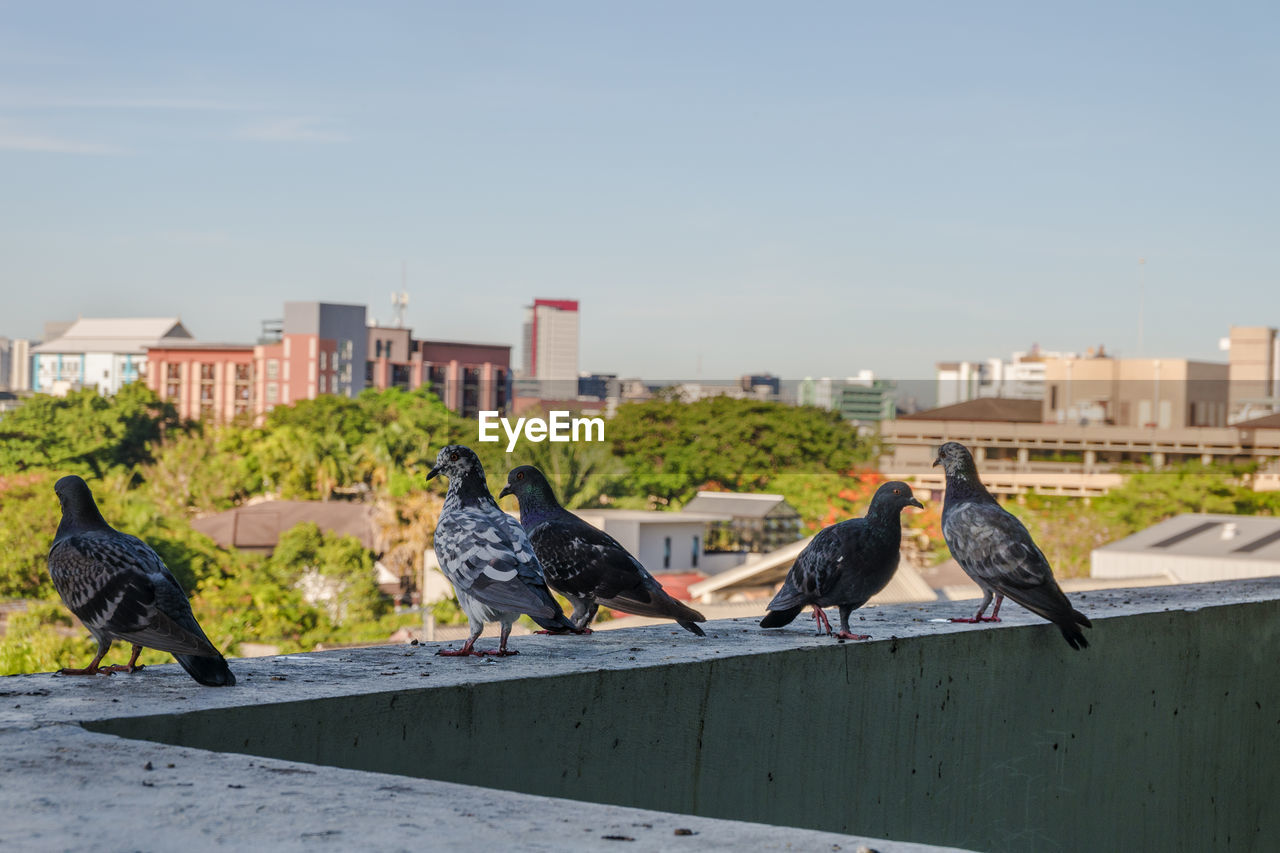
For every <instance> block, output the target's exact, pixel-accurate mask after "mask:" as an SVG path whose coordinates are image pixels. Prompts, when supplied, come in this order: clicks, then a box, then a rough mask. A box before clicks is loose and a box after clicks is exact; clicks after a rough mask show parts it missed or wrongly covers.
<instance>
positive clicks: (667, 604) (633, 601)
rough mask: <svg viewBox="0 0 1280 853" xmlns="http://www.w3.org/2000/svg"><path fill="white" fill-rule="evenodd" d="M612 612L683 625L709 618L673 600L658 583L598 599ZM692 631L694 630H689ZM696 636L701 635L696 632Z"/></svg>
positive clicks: (651, 581)
mask: <svg viewBox="0 0 1280 853" xmlns="http://www.w3.org/2000/svg"><path fill="white" fill-rule="evenodd" d="M596 600H597V601H598V602H599V603H600V604H603V605H604V606H605V607H608V608H609V609H611V610H620V611H622V612H623V613H630V614H632V615H633V616H649V617H651V618H654V619H674V620H675V621H677V622H679V623H681V624H682V625H683V624H684V623H685V622H706V621H707V617H705V616H703V615H702V614H701V613H699V612H698V611H696V610H694V609H693V608H692V607H690V606H689V605H687V604H685V603H684V602H683V601H680V600H678V599H675V598H672V597H671V594H670V593H668V592H667V591H666V590H665V589H663V588H662V585H661V584H659V583H658V582H657V581H655V580H652V579H648V582H647V583H645V584H644V585H643V586H641V587H638V588H636V589H630V590H622V591H620V592H619V593H618V594H617V595H615V596H613V597H612V598H598V599H596ZM689 630H692V629H689ZM694 633H695V634H697V633H700V632H698V631H694Z"/></svg>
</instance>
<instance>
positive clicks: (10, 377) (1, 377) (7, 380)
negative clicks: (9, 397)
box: [0, 338, 31, 391]
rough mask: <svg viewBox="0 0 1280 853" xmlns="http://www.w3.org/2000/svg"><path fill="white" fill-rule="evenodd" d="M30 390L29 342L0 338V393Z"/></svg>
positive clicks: (22, 339)
mask: <svg viewBox="0 0 1280 853" xmlns="http://www.w3.org/2000/svg"><path fill="white" fill-rule="evenodd" d="M29 390H31V341H29V340H27V339H26V338H0V391H29Z"/></svg>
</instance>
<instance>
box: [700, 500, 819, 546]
mask: <svg viewBox="0 0 1280 853" xmlns="http://www.w3.org/2000/svg"><path fill="white" fill-rule="evenodd" d="M684 511H685V512H693V513H703V514H710V515H719V516H727V520H725V521H716V522H712V523H711V524H710V525H708V527H707V539H708V545H707V550H708V551H718V552H747V553H756V554H759V553H764V552H766V551H773V550H774V549H776V548H781V547H782V546H783V545H786V544H788V543H790V542H794V541H796V540H797V539H799V538H800V523H801V522H800V513H798V512H796V509H795V507H793V506H792V505H791V504H789V503H787V499H786V498H784V497H783V496H782V495H766V494H755V493H750V492H698V494H697V495H696V496H695V497H694V499H693V500H691V501H689V503H687V504H686V505H685V506H684Z"/></svg>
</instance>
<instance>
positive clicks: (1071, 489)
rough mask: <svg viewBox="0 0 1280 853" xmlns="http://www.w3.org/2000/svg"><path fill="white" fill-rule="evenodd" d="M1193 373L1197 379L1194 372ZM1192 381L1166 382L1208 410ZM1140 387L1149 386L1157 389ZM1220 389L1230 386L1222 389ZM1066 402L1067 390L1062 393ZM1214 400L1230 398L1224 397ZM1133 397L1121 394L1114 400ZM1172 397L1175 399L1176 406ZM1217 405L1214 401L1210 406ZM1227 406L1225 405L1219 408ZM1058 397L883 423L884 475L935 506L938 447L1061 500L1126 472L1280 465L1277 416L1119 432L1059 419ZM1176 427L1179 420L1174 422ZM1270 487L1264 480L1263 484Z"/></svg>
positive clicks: (1101, 489)
mask: <svg viewBox="0 0 1280 853" xmlns="http://www.w3.org/2000/svg"><path fill="white" fill-rule="evenodd" d="M1190 373H1191V374H1192V375H1194V373H1195V371H1190ZM1199 381H1200V380H1197V379H1192V380H1187V381H1185V382H1183V383H1182V384H1184V385H1192V386H1193V388H1192V389H1190V390H1189V389H1187V388H1183V389H1178V388H1174V387H1171V386H1174V385H1175V384H1177V383H1174V382H1171V381H1169V380H1168V379H1165V381H1164V386H1165V387H1164V391H1163V392H1162V393H1163V394H1167V395H1169V397H1168V398H1175V399H1179V400H1182V401H1184V402H1185V403H1186V408H1187V409H1188V411H1189V412H1190V411H1199V410H1200V406H1193V405H1192V404H1193V403H1205V402H1206V401H1205V400H1203V399H1197V397H1198V395H1199V394H1200V393H1201V392H1199V391H1196V390H1194V385H1195V383H1198V382H1199ZM1141 384H1144V385H1149V383H1148V382H1143V383H1141ZM1216 384H1217V385H1219V386H1222V385H1224V384H1225V383H1222V382H1218V383H1216ZM1060 393H1063V394H1065V392H1060ZM1212 393H1223V392H1222V390H1221V388H1219V391H1217V392H1212ZM1127 394H1128V392H1127V391H1124V390H1121V391H1119V392H1116V395H1115V396H1113V397H1112V398H1111V400H1109V401H1103V402H1114V401H1115V400H1117V399H1122V398H1124V397H1125V396H1126V395H1127ZM1168 398H1166V399H1168ZM1209 402H1213V401H1209ZM1218 402H1220V401H1218ZM1050 403H1051V400H1050V398H1049V397H1046V399H1045V400H1044V401H1042V402H1040V403H1037V402H1036V401H1031V400H1002V399H980V400H970V401H969V402H966V403H959V404H956V405H952V406H944V407H942V408H939V409H933V410H930V411H925V412H918V413H916V414H913V415H907V416H903V417H899V418H898V419H896V420H894V421H887V422H885V423H883V424H881V428H880V430H881V438H882V440H883V442H884V445H885V447H886V448H887V453H886V454H885V455H884V456H883V457H881V460H880V470H881V471H883V472H884V473H885V474H886V475H887V476H889V477H892V478H895V479H903V480H910V481H912V482H913V484H914V485H915V486H916V487H917V489H919V490H923V491H926V492H929V493H930V494H931V495H932V497H933V498H935V499H936V498H940V497H942V494H943V489H944V479H943V477H942V474H941V472H940V469H937V468H933V467H932V465H933V460H934V458H935V457H936V456H937V452H938V448H939V447H940V446H941V445H942V444H944V443H945V442H948V441H958V442H960V443H962V444H964V445H965V446H966V447H968V448H969V449H970V451H972V452H973V455H974V459H975V460H976V461H977V463H978V469H979V471H980V473H981V475H982V481H983V483H984V484H985V485H986V486H987V488H988V489H990V490H991V491H992V492H995V493H997V494H1022V493H1025V492H1038V493H1041V494H1058V495H1077V496H1089V495H1101V494H1105V493H1106V492H1107V491H1108V490H1109V489H1112V488H1115V487H1116V486H1118V485H1120V483H1122V482H1123V479H1124V478H1123V474H1122V472H1123V471H1124V470H1127V469H1131V468H1144V469H1156V470H1158V469H1161V468H1164V467H1167V466H1169V465H1175V464H1180V463H1183V462H1193V461H1194V462H1201V463H1204V464H1212V463H1227V464H1235V463H1249V462H1260V463H1263V464H1264V473H1265V472H1266V471H1268V470H1269V468H1266V467H1265V466H1270V465H1271V464H1272V463H1273V462H1274V460H1276V459H1278V458H1280V422H1273V421H1272V420H1271V418H1263V419H1259V420H1255V421H1250V422H1245V423H1239V424H1235V425H1232V426H1226V425H1223V426H1188V425H1186V423H1185V419H1184V421H1183V423H1182V424H1181V425H1178V424H1175V425H1172V426H1168V427H1156V426H1152V425H1151V424H1150V422H1147V424H1146V425H1141V426H1139V425H1136V424H1134V423H1133V422H1132V421H1130V422H1129V423H1124V424H1111V423H1107V422H1106V421H1105V420H1103V421H1097V420H1085V421H1080V420H1065V419H1064V420H1063V421H1062V422H1059V421H1058V419H1057V418H1056V416H1054V417H1052V419H1051V420H1048V421H1047V422H1046V411H1047V412H1048V413H1049V414H1050V415H1051V416H1053V415H1054V413H1056V411H1057V410H1056V409H1051V408H1050ZM1128 403H1129V416H1130V417H1132V416H1133V415H1135V414H1138V413H1139V410H1141V411H1159V407H1156V406H1154V405H1151V404H1150V402H1149V404H1148V405H1147V406H1145V407H1144V406H1140V405H1134V401H1133V399H1132V398H1130V399H1128ZM1169 420H1170V421H1172V420H1173V418H1172V414H1170V416H1169ZM1259 482H1260V483H1261V482H1263V478H1262V477H1260V478H1259Z"/></svg>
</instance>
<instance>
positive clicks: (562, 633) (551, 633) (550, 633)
mask: <svg viewBox="0 0 1280 853" xmlns="http://www.w3.org/2000/svg"><path fill="white" fill-rule="evenodd" d="M533 633H535V634H547V635H548V636H551V637H564V636H566V635H568V634H572V633H574V632H573V631H549V630H547V629H546V628H543V629H542V630H540V631H534V632H533Z"/></svg>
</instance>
